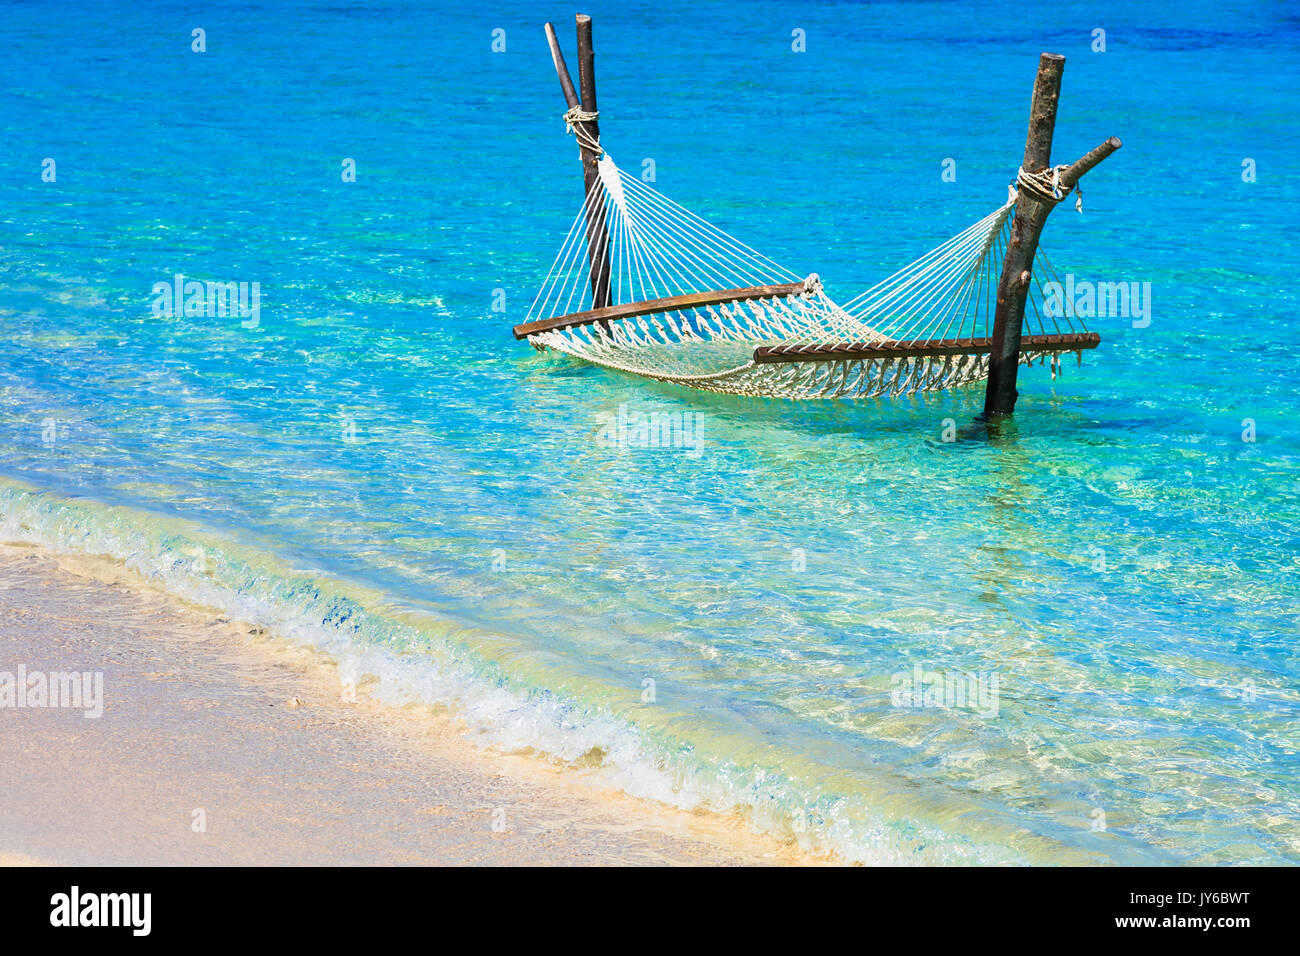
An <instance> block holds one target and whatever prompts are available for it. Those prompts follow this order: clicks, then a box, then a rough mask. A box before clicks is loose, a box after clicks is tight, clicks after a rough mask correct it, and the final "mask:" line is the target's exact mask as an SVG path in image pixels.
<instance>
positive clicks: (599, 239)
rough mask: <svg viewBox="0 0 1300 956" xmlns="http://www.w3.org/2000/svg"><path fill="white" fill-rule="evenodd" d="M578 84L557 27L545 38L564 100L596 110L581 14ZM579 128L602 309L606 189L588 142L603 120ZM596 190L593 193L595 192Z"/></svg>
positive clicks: (595, 301) (597, 300) (592, 62)
mask: <svg viewBox="0 0 1300 956" xmlns="http://www.w3.org/2000/svg"><path fill="white" fill-rule="evenodd" d="M577 26H578V84H579V87H580V89H581V96H579V91H578V90H576V89H574V86H573V79H572V77H571V76H570V75H569V68H568V67H567V66H566V65H565V63H564V54H563V53H561V52H560V42H559V40H558V39H556V36H555V28H554V27H553V26H552V25H551V24H549V23H548V24H546V41H547V43H549V44H550V47H551V59H552V60H554V62H555V72H556V75H557V76H559V78H560V88H561V90H563V92H564V101H565V103H566V104H568V107H569V109H573V108H574V107H575V106H576V107H580V108H581V110H582V112H584V113H595V112H596V52H595V48H594V47H593V46H592V42H591V17H589V16H587V15H586V14H582V13H580V14H578V16H577ZM573 126H574V129H575V130H577V133H578V136H577V139H578V151H579V155H580V156H581V158H582V183H583V195H584V196H585V197H586V198H587V200H588V202H589V205H588V206H587V210H588V214H587V262H588V263H589V265H590V273H591V296H592V306H591V307H592V308H593V309H600V308H604V307H606V306H608V305H609V304H610V289H609V281H610V262H609V232H608V230H607V229H606V226H605V206H604V204H603V203H602V202H601V201H600V198H599V194H600V192H601V191H602V190H603V189H604V187H603V186H602V185H601V182H600V171H599V169H598V168H597V163H598V161H599V160H600V155H599V154H598V153H597V152H596V151H595V150H593V149H591V148H590V146H589V145H588V144H590V143H598V142H600V123H599V121H597V120H594V119H593V120H577V121H575V122H574V124H573ZM593 194H594V195H593Z"/></svg>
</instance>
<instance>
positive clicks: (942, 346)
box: [754, 332, 1101, 365]
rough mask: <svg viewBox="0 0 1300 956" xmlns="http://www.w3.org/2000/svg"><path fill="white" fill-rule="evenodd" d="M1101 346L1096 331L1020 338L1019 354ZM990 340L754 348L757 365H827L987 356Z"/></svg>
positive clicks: (840, 343)
mask: <svg viewBox="0 0 1300 956" xmlns="http://www.w3.org/2000/svg"><path fill="white" fill-rule="evenodd" d="M1100 344H1101V336H1100V335H1098V334H1097V333H1096V332H1063V333H1059V334H1053V335H1022V336H1021V337H1020V351H1021V352H1077V351H1079V350H1081V349H1095V348H1096V347H1097V346H1098V345H1100ZM992 348H993V339H992V338H977V339H922V340H920V341H916V342H880V343H876V344H872V343H870V342H832V343H830V344H828V345H804V346H789V345H765V346H761V347H759V348H756V349H754V361H755V363H757V364H759V365H765V364H772V363H776V362H829V361H835V360H852V359H895V358H924V357H927V356H942V355H988V354H989V353H990V352H991V351H992Z"/></svg>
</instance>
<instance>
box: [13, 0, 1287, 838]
mask: <svg viewBox="0 0 1300 956" xmlns="http://www.w3.org/2000/svg"><path fill="white" fill-rule="evenodd" d="M268 6H271V5H268ZM1023 9H1024V8H1023V5H1020V4H989V5H980V6H972V7H966V6H959V5H954V4H946V3H893V4H891V3H875V4H870V5H866V4H853V3H842V4H833V5H826V6H816V5H797V4H789V3H775V2H773V3H766V2H758V3H743V4H742V3H735V2H703V3H694V4H689V5H673V4H670V3H653V4H652V3H627V4H604V3H598V4H592V5H590V6H587V7H585V11H586V12H589V13H591V14H592V15H593V18H594V20H595V33H596V47H597V51H598V58H597V72H598V77H599V86H600V99H601V104H600V105H601V125H602V140H603V143H604V145H605V146H606V148H607V149H608V150H609V151H610V153H611V154H612V155H613V156H614V157H615V158H616V159H617V160H618V161H619V163H620V165H622V166H623V167H624V168H627V169H640V168H642V161H643V160H644V159H647V158H649V159H653V160H654V167H655V171H656V176H657V179H656V182H655V184H654V185H655V186H656V187H657V188H658V189H660V190H662V191H663V192H664V193H665V194H666V195H668V196H670V197H671V198H673V199H674V200H676V201H677V202H680V203H682V204H683V205H685V206H686V207H688V208H690V209H692V210H693V211H695V212H696V213H699V214H700V215H702V216H704V217H706V218H708V219H710V220H711V221H713V222H715V223H717V224H718V225H719V226H721V227H722V228H724V229H726V230H727V231H729V232H730V233H732V234H733V235H736V236H737V237H739V238H741V239H743V240H744V241H745V242H746V243H748V244H750V245H752V246H753V247H755V248H757V249H759V250H761V251H763V252H764V253H766V254H768V255H770V256H771V257H773V258H774V259H776V260H777V261H779V262H781V263H783V264H785V265H788V266H790V267H791V268H792V269H793V270H795V271H796V272H797V273H799V274H803V273H806V272H811V271H816V272H818V273H819V274H820V275H821V276H822V277H823V279H824V280H825V281H826V283H827V286H828V289H829V290H830V292H831V293H832V294H833V295H836V296H837V297H838V298H840V299H848V298H850V297H852V296H853V295H854V294H856V293H857V292H859V291H861V290H863V289H865V288H867V287H868V286H870V285H871V284H872V283H874V282H875V281H877V280H879V279H880V278H882V277H884V276H885V275H887V274H889V273H891V272H893V271H894V270H895V269H897V268H898V267H900V266H902V265H903V264H905V263H907V262H909V261H910V260H912V259H914V258H915V257H916V256H917V255H919V254H920V253H922V252H924V251H925V250H926V249H929V248H931V247H932V246H934V245H936V244H937V243H938V242H940V241H942V240H943V239H945V238H947V237H948V236H950V235H952V234H953V233H955V232H957V231H958V230H959V229H961V228H963V227H965V226H966V225H968V224H969V223H971V222H973V221H975V220H976V219H978V218H980V217H981V216H983V215H985V214H986V213H988V212H989V211H991V210H992V209H993V208H995V207H996V206H997V205H998V204H1000V203H1001V202H1002V201H1003V199H1004V197H1005V195H1006V183H1007V182H1008V180H1009V179H1011V178H1012V177H1013V176H1014V174H1015V170H1016V167H1017V165H1018V164H1019V160H1020V156H1021V152H1022V149H1023V140H1024V132H1025V121H1026V113H1027V107H1028V100H1029V92H1030V88H1031V84H1032V80H1033V74H1034V69H1035V66H1036V63H1037V57H1038V54H1039V53H1040V52H1041V51H1043V50H1052V51H1055V52H1058V53H1061V54H1064V55H1065V56H1066V57H1067V63H1066V67H1065V81H1064V86H1063V91H1062V98H1061V108H1060V117H1059V120H1058V125H1057V133H1056V140H1055V149H1054V158H1055V160H1056V161H1057V162H1068V161H1070V160H1073V159H1074V158H1076V157H1077V156H1079V155H1081V154H1082V153H1083V152H1085V151H1086V150H1087V149H1089V148H1091V147H1092V146H1094V145H1096V144H1097V143H1099V142H1100V141H1101V140H1102V139H1104V138H1105V137H1107V136H1109V135H1118V136H1120V137H1121V138H1122V139H1123V140H1124V147H1123V149H1122V150H1121V151H1120V152H1119V153H1117V154H1116V155H1115V156H1114V157H1112V158H1111V159H1110V160H1108V161H1107V162H1106V163H1105V164H1103V165H1102V166H1101V167H1099V168H1098V169H1097V170H1096V171H1094V172H1093V173H1092V174H1090V175H1089V177H1088V178H1087V179H1086V180H1085V183H1084V187H1085V199H1084V202H1085V211H1084V213H1083V215H1078V214H1076V213H1075V212H1074V211H1073V209H1071V208H1068V207H1066V208H1062V209H1060V210H1058V211H1057V212H1056V213H1055V214H1054V215H1053V217H1052V219H1051V221H1050V222H1049V224H1048V228H1047V233H1046V236H1045V239H1044V248H1045V249H1047V250H1048V251H1049V252H1050V254H1051V257H1052V261H1053V263H1054V264H1055V265H1056V266H1057V268H1058V269H1061V270H1063V271H1065V270H1068V271H1070V272H1072V273H1073V274H1075V275H1076V276H1078V277H1080V278H1086V279H1089V280H1093V281H1138V282H1149V283H1150V287H1151V290H1152V292H1151V295H1152V298H1151V321H1150V323H1149V325H1146V326H1145V327H1141V328H1135V327H1134V326H1133V323H1132V321H1130V320H1129V319H1125V318H1099V319H1096V320H1093V321H1092V322H1091V323H1090V324H1091V327H1092V328H1093V329H1094V330H1096V331H1098V332H1100V333H1101V335H1102V339H1103V345H1102V348H1101V349H1099V350H1098V351H1097V352H1095V353H1092V354H1090V355H1089V356H1088V358H1087V360H1086V362H1085V363H1084V365H1083V367H1082V368H1080V369H1076V368H1075V367H1074V365H1073V363H1072V362H1070V363H1067V366H1066V369H1065V375H1064V377H1063V378H1061V379H1057V380H1055V381H1053V380H1052V379H1051V377H1050V376H1049V375H1048V373H1047V370H1046V369H1033V370H1024V371H1022V374H1021V392H1022V396H1021V399H1020V403H1019V406H1018V411H1017V415H1016V417H1015V420H1014V423H1013V424H1011V425H1009V426H1007V427H1005V428H1003V429H1002V430H1001V431H1000V432H999V433H998V434H997V435H996V436H993V437H990V436H989V435H988V433H987V432H985V431H982V430H980V429H978V428H973V427H968V424H969V423H970V422H971V421H972V419H973V418H974V416H975V415H976V413H977V412H978V411H979V409H980V406H981V402H982V392H981V390H980V389H979V388H978V387H976V388H973V389H969V390H963V391H960V392H957V393H954V394H951V395H945V396H941V397H937V398H930V399H925V400H900V401H894V402H883V401H881V402H877V401H863V402H857V403H842V402H831V403H801V404H795V403H784V402H777V401H756V400H744V399H738V398H736V399H732V398H721V397H715V396H708V395H703V394H697V393H694V392H688V391H685V390H682V389H677V388H674V387H670V386H664V385H656V384H652V383H647V382H643V381H640V380H636V379H632V378H629V377H626V376H621V375H618V374H615V373H611V372H606V371H603V370H599V369H594V368H588V367H584V366H581V365H578V364H576V363H574V362H571V361H569V360H564V359H559V358H554V357H547V356H542V355H538V354H537V353H535V352H534V351H533V350H532V349H530V348H528V347H527V346H526V345H522V344H520V343H517V342H515V341H514V340H513V339H512V337H511V336H510V333H509V328H510V326H511V325H513V324H514V323H516V322H519V321H521V320H522V319H523V317H524V314H525V312H526V310H527V308H528V304H529V303H530V302H531V301H532V298H533V294H534V293H535V291H536V288H537V285H538V283H539V282H540V281H541V280H542V278H543V277H544V276H545V274H546V271H547V269H548V267H549V266H550V263H551V261H552V259H553V258H554V256H555V252H556V249H557V248H558V246H559V243H560V241H561V239H562V238H563V235H564V232H565V230H567V228H568V225H569V223H570V221H571V220H572V217H573V215H574V214H575V212H576V211H577V205H578V203H579V201H580V200H581V185H580V183H581V178H580V170H579V167H578V163H577V159H576V150H575V147H574V144H573V141H572V139H571V138H570V137H568V136H566V135H565V131H564V124H563V121H562V119H561V114H562V113H563V102H562V100H561V98H560V93H559V89H558V85H557V83H556V80H555V76H554V73H553V71H552V69H551V65H550V61H549V57H548V55H547V51H546V46H545V42H544V40H543V38H542V33H541V22H542V21H543V20H544V19H546V18H548V17H549V18H552V19H554V20H555V21H556V22H557V27H558V30H559V34H560V38H561V41H562V43H563V44H564V45H565V48H566V50H567V51H568V53H569V59H570V65H571V66H572V67H573V68H574V69H575V70H576V57H575V56H574V53H573V29H572V21H571V16H572V13H573V10H572V9H569V8H564V7H544V8H543V7H535V6H533V5H525V4H501V3H489V4H480V5H478V6H477V7H476V8H474V9H473V10H469V11H467V10H466V9H465V8H464V7H463V5H458V4H421V3H410V4H385V3H374V4H348V3H332V4H331V3H319V4H317V3H302V4H296V5H293V6H288V7H284V6H279V5H274V6H273V7H272V8H270V9H265V10H262V9H258V7H257V6H256V5H251V4H250V5H234V6H230V7H229V8H228V9H225V10H221V11H218V10H203V11H198V12H196V10H195V9H194V8H193V7H192V6H191V5H189V4H167V3H152V2H148V0H142V2H135V3H131V4H75V3H59V2H44V3H39V4H37V3H31V4H18V5H6V6H4V7H3V8H0V32H2V33H3V35H4V36H6V38H7V41H8V42H7V48H6V54H5V56H4V57H3V58H0V76H2V77H3V90H2V93H3V95H0V130H3V134H4V142H5V144H6V146H5V148H4V149H3V150H0V222H2V224H3V228H2V229H0V321H2V322H3V328H4V330H5V334H4V335H3V336H0V476H4V477H3V478H0V524H2V525H3V531H4V533H5V536H7V537H26V538H35V539H38V540H43V541H46V542H47V543H51V544H55V545H58V546H61V547H67V548H73V549H78V550H85V551H92V552H97V553H107V554H112V555H114V556H116V557H119V558H121V559H123V560H126V561H128V562H129V563H131V564H132V565H133V566H135V567H137V568H138V569H139V570H141V571H142V572H144V573H146V574H149V575H151V576H153V577H155V578H156V579H158V580H159V581H161V582H163V583H165V584H167V585H168V586H171V587H173V588H175V589H176V590H178V591H180V592H182V593H185V594H188V595H190V596H192V597H196V598H198V599H200V600H204V601H206V602H208V603H211V604H216V605H219V606H222V607H228V608H230V609H232V610H237V611H238V612H239V613H241V614H244V615H246V616H249V617H255V618H258V619H259V620H262V621H263V622H264V623H268V624H270V625H272V626H273V627H275V628H276V629H278V630H279V631H281V632H282V633H284V634H286V635H287V636H290V637H293V638H295V639H299V640H304V641H310V642H313V643H315V644H317V645H319V646H321V647H323V648H325V649H326V650H328V651H329V652H330V653H331V654H333V655H334V656H335V657H336V658H337V659H338V660H340V662H341V664H342V667H343V671H344V673H345V675H346V674H351V675H353V676H354V677H356V678H358V679H360V678H363V677H365V676H366V675H370V676H371V677H372V678H375V679H377V682H373V681H372V685H373V687H374V691H375V693H378V694H381V695H388V696H390V697H391V698H392V699H393V700H395V701H400V700H403V699H412V698H418V699H424V700H430V701H435V702H439V703H447V704H449V705H451V706H452V707H453V709H455V710H456V711H457V712H458V713H460V714H461V715H462V716H463V717H464V718H465V720H466V722H467V725H468V726H469V727H470V728H471V729H472V731H473V732H474V733H476V734H477V735H479V736H481V737H482V738H483V739H484V740H485V741H487V742H489V743H491V744H493V745H495V746H499V747H506V748H523V747H532V748H535V749H537V750H539V751H542V752H545V753H548V754H550V755H552V756H553V757H555V758H556V759H561V760H566V761H570V762H572V763H574V764H575V767H576V768H578V769H579V772H583V773H588V774H595V775H600V776H602V777H603V778H606V779H608V780H609V781H612V782H614V783H617V784H618V785H621V786H623V787H625V788H627V789H628V790H630V791H631V792H634V793H639V794H643V795H647V796H651V797H655V798H658V799H665V800H669V801H672V802H677V803H680V804H683V805H688V806H695V805H703V806H709V807H712V808H715V809H719V810H724V811H728V810H740V811H741V812H744V813H747V814H750V815H751V816H752V818H753V819H754V821H755V822H756V824H757V825H759V826H762V827H765V828H768V829H772V830H775V831H777V832H781V833H786V834H789V835H790V836H791V837H792V838H797V839H800V840H802V841H804V842H805V843H807V844H808V845H810V846H813V847H818V848H822V847H832V848H835V849H838V850H839V851H841V852H842V853H844V854H846V855H848V856H851V857H855V858H860V859H865V860H897V859H902V860H916V861H954V862H955V861H992V860H1017V861H1029V862H1044V861H1046V862H1080V861H1084V862H1088V861H1092V862H1100V861H1109V862H1119V863H1141V862H1157V863H1177V862H1198V863H1199V862H1245V861H1250V862H1284V861H1285V862H1296V861H1297V860H1300V828H1298V825H1300V756H1298V755H1297V752H1296V750H1297V744H1298V742H1300V692H1298V691H1297V679H1298V678H1300V661H1298V659H1297V626H1296V605H1297V595H1298V594H1300V587H1298V578H1300V550H1298V547H1297V545H1298V544H1300V508H1298V507H1297V493H1298V492H1300V430H1298V429H1297V427H1296V419H1295V416H1296V409H1297V401H1296V389H1295V385H1294V381H1295V374H1294V368H1295V364H1296V359H1297V348H1296V346H1295V344H1294V339H1293V337H1292V336H1293V331H1294V330H1295V328H1296V325H1297V318H1298V310H1297V299H1296V292H1295V287H1294V275H1295V272H1296V266H1297V255H1296V250H1297V245H1296V240H1295V226H1296V223H1297V211H1298V210H1297V198H1298V196H1300V187H1297V184H1296V180H1295V178H1294V175H1293V171H1292V169H1291V166H1292V165H1293V163H1294V157H1295V155H1296V154H1297V151H1298V149H1300V133H1298V132H1297V126H1296V124H1295V122H1294V115H1295V109H1296V92H1295V91H1296V89H1297V85H1298V82H1300V68H1298V64H1297V56H1296V53H1295V50H1296V49H1297V43H1298V42H1300V13H1298V12H1297V9H1296V8H1295V7H1293V6H1290V5H1287V4H1271V3H1269V4H1260V3H1246V2H1227V3H1224V2H1214V3H1211V2H1207V0H1189V2H1180V3H1150V2H1146V3H1128V4H1114V5H1109V4H1107V5H1095V4H1071V3H1063V4H1056V5H1052V6H1051V7H1049V8H1036V12H1035V15H1034V16H1033V17H1032V18H1030V19H1029V20H1026V18H1025V17H1024V16H1023V15H1022V14H1023ZM196 27H199V28H202V29H204V30H205V31H206V47H207V48H206V52H202V53H196V52H193V51H192V49H191V31H192V30H193V29H194V28H196ZM1097 28H1101V29H1104V30H1105V31H1106V50H1105V52H1093V50H1092V49H1091V47H1092V45H1093V43H1094V39H1093V31H1094V29H1097ZM497 29H501V30H504V31H505V44H506V49H505V51H504V52H499V53H498V52H493V51H492V43H493V31H494V30H497ZM795 29H801V30H803V31H804V32H805V35H806V46H807V49H806V52H802V53H796V52H793V51H792V49H791V43H792V31H793V30H795ZM47 158H49V159H53V160H54V161H55V167H54V168H55V173H56V176H55V181H54V182H46V181H43V178H42V171H43V168H44V167H43V161H44V160H45V159H47ZM345 159H352V160H354V161H355V164H356V170H357V176H356V181H355V182H344V180H343V177H342V175H341V169H342V164H343V162H344V160H345ZM945 159H952V160H955V161H956V170H957V176H956V181H955V182H944V181H943V180H942V178H941V172H942V168H943V162H944V160H945ZM1247 160H1252V161H1253V163H1252V164H1248V165H1253V167H1254V169H1255V172H1256V177H1255V181H1253V182H1247V181H1245V180H1244V179H1243V169H1244V167H1243V164H1244V163H1245V162H1246V161H1247ZM176 273H184V274H185V275H186V276H190V277H194V278H197V279H209V280H219V281H250V282H251V281H256V282H258V283H260V288H261V294H262V307H261V315H260V321H259V322H258V324H257V326H256V328H246V327H244V325H243V324H241V322H240V321H239V319H238V318H231V317H204V316H190V317H184V316H182V317H177V318H168V317H159V316H157V315H155V314H154V311H153V309H152V304H153V302H154V294H153V292H152V289H153V286H154V284H155V283H157V282H167V281H170V280H171V278H172V277H173V276H174V275H175V274H176ZM500 302H504V305H505V309H504V311H494V309H493V305H494V303H500ZM621 406H626V407H627V408H628V409H631V410H632V412H633V413H637V414H649V413H651V412H656V411H658V412H687V413H691V414H694V415H698V416H699V421H700V422H701V423H702V425H701V427H702V429H703V434H704V435H705V437H706V442H705V446H704V449H703V453H702V454H700V455H699V456H698V457H692V456H690V455H686V454H683V453H682V452H681V450H680V449H633V450H625V451H619V450H617V449H611V448H609V447H607V446H606V445H604V444H602V443H601V442H600V441H599V440H598V438H597V436H598V432H599V429H600V427H601V423H602V420H606V419H607V416H609V415H616V414H617V413H618V410H619V409H620V407H621ZM946 419H952V420H953V422H955V423H957V424H958V425H959V438H958V440H957V441H955V442H945V441H943V440H942V433H943V430H944V427H945V426H944V422H945V420H946ZM1246 438H1251V439H1253V440H1249V441H1248V440H1245V439H1246ZM918 666H919V667H920V668H921V672H922V673H923V674H925V673H939V674H943V675H949V676H951V675H956V674H962V673H975V674H979V675H985V676H986V677H996V680H997V688H998V693H997V697H996V705H997V706H996V712H988V711H989V710H990V709H989V708H985V710H984V712H981V711H980V710H978V709H975V708H971V707H961V706H958V707H952V708H949V709H946V710H945V709H939V708H914V707H900V706H895V704H896V703H897V701H896V700H895V699H891V690H895V689H896V688H897V686H898V682H899V675H910V674H912V673H914V668H916V667H918ZM647 681H653V690H654V694H653V696H654V700H653V702H649V701H648V700H647V699H646V698H647V697H648V689H649V687H650V685H649V684H647V683H646V682H647ZM988 683H989V682H988V681H986V686H987V685H988ZM110 705H111V698H110Z"/></svg>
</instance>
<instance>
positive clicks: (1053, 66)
mask: <svg viewBox="0 0 1300 956" xmlns="http://www.w3.org/2000/svg"><path fill="white" fill-rule="evenodd" d="M1064 70H1065V57H1063V56H1060V55H1058V54H1056V53H1044V54H1043V55H1042V56H1040V57H1039V59H1038V76H1037V77H1036V79H1035V80H1034V95H1033V99H1032V100H1031V101H1030V105H1029V132H1028V133H1027V134H1026V136H1025V157H1024V160H1023V161H1022V162H1021V164H1020V167H1021V169H1023V170H1024V171H1025V172H1026V173H1028V174H1031V175H1032V174H1034V173H1042V172H1044V171H1046V170H1048V169H1050V168H1051V167H1052V135H1053V133H1054V132H1055V131H1056V106H1057V101H1058V100H1059V99H1060V95H1061V74H1062V73H1063V72H1064ZM1120 145H1121V144H1120V141H1119V139H1118V138H1117V137H1114V136H1112V137H1110V138H1109V139H1108V140H1106V141H1105V142H1104V143H1102V144H1101V145H1100V146H1098V147H1097V148H1096V149H1094V150H1092V151H1090V152H1089V153H1087V155H1085V156H1084V157H1083V158H1082V159H1080V160H1078V161H1077V162H1075V163H1074V164H1073V165H1071V166H1070V167H1069V168H1068V169H1066V170H1065V171H1064V172H1062V173H1061V181H1060V184H1061V191H1062V192H1063V193H1064V192H1068V191H1069V190H1070V189H1072V188H1074V186H1075V185H1076V184H1077V183H1078V182H1079V179H1080V178H1081V177H1082V176H1083V174H1084V173H1086V172H1087V171H1088V170H1090V169H1092V168H1093V167H1094V166H1096V165H1097V164H1098V163H1100V162H1101V161H1102V160H1103V159H1105V158H1106V157H1107V156H1109V155H1110V154H1111V153H1113V152H1115V150H1117V149H1119V148H1120ZM1055 208H1056V203H1055V202H1053V201H1052V200H1049V199H1044V198H1041V197H1039V196H1036V195H1034V193H1033V192H1031V191H1030V190H1028V189H1025V188H1024V187H1023V186H1022V187H1021V188H1020V189H1019V191H1018V193H1017V196H1016V215H1015V219H1014V220H1013V221H1012V223H1011V238H1010V240H1009V241H1008V243H1007V252H1006V258H1005V259H1004V260H1003V263H1002V276H1001V278H1000V279H999V281H998V304H997V311H996V312H995V313H994V318H993V335H992V350H991V352H990V353H989V377H988V384H987V386H986V388H985V391H984V414H985V416H991V415H1010V414H1011V413H1012V412H1013V411H1014V410H1015V407H1016V396H1017V394H1018V393H1017V392H1016V376H1017V374H1018V372H1019V371H1020V332H1021V329H1022V328H1023V325H1024V320H1025V300H1026V299H1027V297H1028V295H1029V285H1030V282H1031V280H1032V277H1033V271H1034V255H1035V254H1036V253H1037V252H1038V240H1039V237H1040V236H1041V235H1042V232H1043V226H1044V224H1045V223H1046V222H1047V217H1048V215H1049V214H1050V213H1051V211H1052V210H1053V209H1055Z"/></svg>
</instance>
